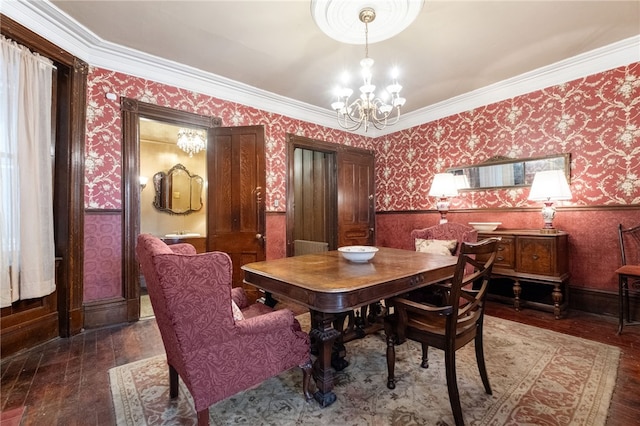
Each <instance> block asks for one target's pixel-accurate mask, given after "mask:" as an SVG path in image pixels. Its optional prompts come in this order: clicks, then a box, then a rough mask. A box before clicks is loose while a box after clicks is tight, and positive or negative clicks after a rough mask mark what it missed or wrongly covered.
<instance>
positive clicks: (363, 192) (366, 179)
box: [338, 148, 375, 247]
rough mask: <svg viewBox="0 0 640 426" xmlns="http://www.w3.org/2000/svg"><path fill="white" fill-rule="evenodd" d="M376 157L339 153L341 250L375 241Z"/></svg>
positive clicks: (357, 152) (352, 151)
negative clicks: (343, 247)
mask: <svg viewBox="0 0 640 426" xmlns="http://www.w3.org/2000/svg"><path fill="white" fill-rule="evenodd" d="M374 165H375V164H374V155H373V153H372V152H370V151H365V150H359V149H353V148H347V149H344V150H341V151H339V152H338V246H339V247H342V246H350V245H373V243H374V241H375V210H374V209H375V207H374V198H375V184H374V177H375V174H374Z"/></svg>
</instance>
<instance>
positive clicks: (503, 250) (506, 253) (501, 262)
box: [478, 234, 516, 269]
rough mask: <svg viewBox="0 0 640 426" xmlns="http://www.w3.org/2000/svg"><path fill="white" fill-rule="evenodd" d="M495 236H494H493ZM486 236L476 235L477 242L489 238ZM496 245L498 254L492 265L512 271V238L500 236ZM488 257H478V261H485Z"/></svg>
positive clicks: (513, 246) (513, 253) (513, 258)
mask: <svg viewBox="0 0 640 426" xmlns="http://www.w3.org/2000/svg"><path fill="white" fill-rule="evenodd" d="M494 236H495V235H494ZM490 237H491V235H488V234H478V241H481V240H484V239H486V238H490ZM501 238H502V239H501V240H500V242H499V243H498V253H497V254H496V261H495V263H494V264H493V265H494V267H496V268H505V269H514V268H515V266H516V263H515V239H514V237H505V236H501ZM488 257H489V256H478V260H486V259H488Z"/></svg>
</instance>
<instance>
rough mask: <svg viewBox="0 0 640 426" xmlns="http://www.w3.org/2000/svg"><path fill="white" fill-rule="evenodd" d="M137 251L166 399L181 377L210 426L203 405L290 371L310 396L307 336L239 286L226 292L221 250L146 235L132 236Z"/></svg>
mask: <svg viewBox="0 0 640 426" xmlns="http://www.w3.org/2000/svg"><path fill="white" fill-rule="evenodd" d="M136 253H137V256H138V260H139V261H140V264H141V268H142V272H143V274H144V277H145V281H146V283H147V289H148V291H149V297H150V299H151V304H152V306H153V310H154V313H155V315H156V321H157V323H158V328H159V329H160V334H161V336H162V341H163V343H164V347H165V351H166V353H167V363H168V365H169V382H170V396H171V398H175V397H176V396H178V377H181V378H182V380H183V381H184V383H185V384H186V386H187V388H188V389H189V391H190V392H191V395H192V397H193V400H194V403H195V409H196V411H197V412H198V424H199V425H203V424H208V423H209V410H208V409H209V406H210V405H212V404H214V403H215V402H218V401H220V400H222V399H225V398H227V397H229V396H231V395H234V394H236V393H237V392H239V391H242V390H245V389H248V388H250V387H252V386H254V385H256V384H259V383H261V382H262V381H264V380H266V379H268V378H269V377H272V376H275V375H277V374H279V373H281V372H283V371H285V370H288V369H290V368H292V367H295V366H300V367H301V368H302V370H303V380H302V389H303V393H304V396H305V398H306V399H307V400H310V399H311V398H312V396H311V394H310V392H309V390H308V387H309V381H310V377H311V360H310V351H309V335H308V334H307V333H305V332H303V331H302V330H301V328H300V324H299V323H298V321H297V320H296V319H295V317H294V315H293V312H291V311H290V310H288V309H282V310H277V311H274V310H272V309H271V308H269V307H267V306H265V305H263V304H260V303H256V304H253V305H249V304H248V303H247V298H246V295H245V293H244V290H243V289H242V288H233V289H232V288H231V273H232V272H231V271H232V265H231V259H230V258H229V256H228V255H227V254H226V253H222V252H208V253H201V254H196V252H195V249H194V248H193V246H191V245H189V244H176V245H172V246H168V245H166V244H165V243H164V242H163V241H162V240H160V239H158V238H156V237H154V236H152V235H148V234H142V235H140V236H138V244H137V247H136ZM234 304H235V306H233V305H234ZM234 311H235V313H234Z"/></svg>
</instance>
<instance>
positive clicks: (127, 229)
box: [109, 97, 222, 323]
mask: <svg viewBox="0 0 640 426" xmlns="http://www.w3.org/2000/svg"><path fill="white" fill-rule="evenodd" d="M120 108H121V112H122V193H123V194H122V201H123V203H122V204H123V205H122V255H123V258H124V259H123V267H122V294H123V301H124V302H125V304H126V318H111V319H110V321H109V322H113V323H117V322H123V321H136V320H138V319H139V318H140V283H139V275H140V272H139V265H138V261H137V260H136V253H135V249H136V240H137V238H138V234H139V233H140V183H139V179H138V176H139V175H140V124H139V123H140V120H139V119H140V118H141V117H143V118H148V119H151V120H155V121H163V122H166V123H170V124H175V125H178V126H186V127H189V126H191V127H200V128H203V129H206V130H207V135H208V136H207V137H208V142H207V144H208V145H209V146H210V141H211V137H212V136H211V135H212V134H213V129H214V128H216V127H219V126H220V125H221V124H222V119H221V118H219V117H213V116H207V115H199V114H195V113H192V112H187V111H180V110H177V109H172V108H168V107H163V106H159V105H154V104H150V103H146V102H141V101H138V100H136V99H131V98H125V97H121V98H120Z"/></svg>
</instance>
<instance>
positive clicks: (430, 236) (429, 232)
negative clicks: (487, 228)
mask: <svg viewBox="0 0 640 426" xmlns="http://www.w3.org/2000/svg"><path fill="white" fill-rule="evenodd" d="M418 238H419V239H423V240H457V242H458V243H457V244H456V247H455V249H454V250H453V251H452V254H453V255H456V256H457V255H459V254H460V249H461V248H462V244H461V243H475V242H477V241H478V231H476V230H475V229H474V228H472V227H471V226H467V225H463V224H461V223H455V222H447V223H441V224H439V225H435V226H432V227H430V228H424V229H414V230H413V231H411V239H412V240H413V241H414V242H415V240H416V239H418Z"/></svg>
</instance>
